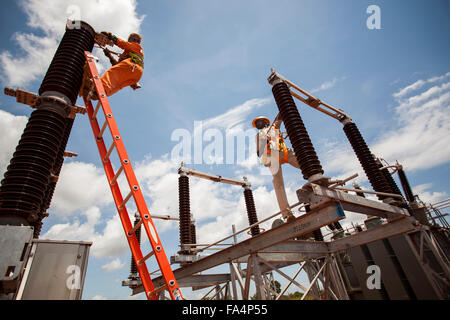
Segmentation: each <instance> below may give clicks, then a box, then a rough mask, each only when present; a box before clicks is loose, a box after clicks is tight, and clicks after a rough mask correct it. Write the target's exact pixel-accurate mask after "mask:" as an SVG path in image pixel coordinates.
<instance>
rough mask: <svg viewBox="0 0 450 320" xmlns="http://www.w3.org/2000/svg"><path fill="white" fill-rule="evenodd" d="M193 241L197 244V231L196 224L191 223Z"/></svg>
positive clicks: (193, 247)
mask: <svg viewBox="0 0 450 320" xmlns="http://www.w3.org/2000/svg"><path fill="white" fill-rule="evenodd" d="M191 243H192V244H196V243H197V232H196V230H195V224H194V223H191ZM195 248H196V246H192V247H191V249H195Z"/></svg>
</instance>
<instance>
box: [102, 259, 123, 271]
mask: <svg viewBox="0 0 450 320" xmlns="http://www.w3.org/2000/svg"><path fill="white" fill-rule="evenodd" d="M123 267H125V263H123V262H122V261H120V259H119V258H116V259H114V260H112V261H111V262H109V263H107V264H104V265H103V266H102V270H103V271H105V272H112V271H116V270H120V269H122V268H123Z"/></svg>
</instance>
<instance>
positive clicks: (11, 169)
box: [0, 110, 65, 223]
mask: <svg viewBox="0 0 450 320" xmlns="http://www.w3.org/2000/svg"><path fill="white" fill-rule="evenodd" d="M64 127H65V118H64V117H63V116H62V115H60V114H59V113H55V112H51V111H48V110H36V111H34V112H33V113H32V114H31V116H30V119H29V121H28V123H27V125H26V127H25V130H24V132H23V134H22V137H21V139H20V141H19V144H18V146H17V148H16V152H15V153H14V154H13V158H12V160H11V162H10V165H9V166H8V169H7V172H6V173H5V177H4V179H3V181H2V186H1V187H0V216H4V217H6V216H10V217H11V215H13V216H14V217H15V218H18V219H19V220H22V221H21V222H22V223H24V221H27V222H28V223H32V222H36V221H37V215H38V214H39V213H40V212H39V211H40V208H41V203H42V199H43V197H44V193H45V190H46V189H47V186H48V183H49V177H50V174H51V170H52V168H53V165H54V162H55V159H56V156H57V152H58V146H59V144H60V143H61V139H62V136H63V132H64ZM20 218H21V219H20Z"/></svg>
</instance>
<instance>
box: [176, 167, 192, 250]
mask: <svg viewBox="0 0 450 320" xmlns="http://www.w3.org/2000/svg"><path fill="white" fill-rule="evenodd" d="M178 201H179V210H180V211H179V212H180V216H179V218H180V244H181V247H182V249H181V251H180V252H179V253H181V254H188V253H189V250H188V249H184V248H183V244H189V243H191V241H192V238H191V207H190V197H189V177H188V176H186V175H181V176H180V177H179V178H178Z"/></svg>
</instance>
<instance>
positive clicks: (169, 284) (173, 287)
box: [85, 52, 181, 299]
mask: <svg viewBox="0 0 450 320" xmlns="http://www.w3.org/2000/svg"><path fill="white" fill-rule="evenodd" d="M85 55H86V58H87V62H88V64H89V69H90V70H91V74H92V75H93V77H92V78H93V81H94V85H95V88H96V90H97V95H98V97H99V101H100V104H101V106H102V109H103V113H104V115H105V119H106V120H105V121H106V123H107V124H108V127H109V130H110V133H111V135H112V137H113V141H114V144H115V148H116V151H117V153H118V156H119V158H120V160H121V164H122V166H123V171H124V173H125V175H126V178H127V181H128V184H129V187H130V190H131V194H132V196H133V198H134V200H135V203H136V206H137V209H138V212H139V214H140V216H141V219H142V221H146V222H147V223H143V225H144V229H145V231H146V233H147V236H148V238H149V240H150V244H151V247H152V250H153V252H154V253H155V257H156V260H157V262H158V265H159V268H160V270H161V272H162V275H163V277H164V280H165V283H166V288H167V290H168V291H169V294H170V296H171V298H172V299H176V298H179V297H181V292H180V289H179V287H178V284H177V281H176V279H175V276H174V275H173V271H172V268H171V267H170V263H169V261H168V259H167V256H166V254H165V251H164V249H163V246H162V244H161V241H160V239H159V236H158V233H157V232H156V228H155V226H154V223H153V220H152V219H151V215H150V212H149V210H148V208H147V204H146V202H145V200H144V196H143V194H142V191H141V189H140V186H139V183H138V181H137V178H136V176H135V174H134V171H133V168H132V165H131V161H130V160H129V157H128V154H127V152H126V149H125V145H124V143H123V140H122V138H121V136H120V132H119V129H118V127H117V124H116V122H115V120H114V117H113V115H112V110H111V107H110V104H109V101H108V99H107V97H106V94H105V91H104V88H103V85H102V83H101V80H100V77H99V76H98V71H97V67H96V65H95V61H94V59H93V58H91V57H90V53H88V52H86V53H85ZM90 107H91V111H92V110H93V108H92V104H91V106H90ZM92 114H93V111H92ZM90 117H91V115H90ZM91 120H95V121H96V119H91ZM97 126H98V123H97ZM99 132H100V129H99ZM99 132H98V133H96V132H94V135H95V137H98V134H99ZM97 140H98V139H97ZM103 147H104V143H103ZM107 153H108V151H106V147H104V152H103V153H102V154H101V157H102V162H103V163H104V164H105V163H106V162H109V158H107V159H105V156H106V155H107ZM124 160H127V163H124ZM105 169H106V167H105ZM113 178H114V174H113V175H112V177H110V178H109V177H108V181H111V180H112V179H113ZM115 185H116V184H115ZM122 202H123V200H122ZM122 202H121V203H120V204H117V203H116V206H118V207H117V209H118V210H119V212H120V209H121V204H122ZM122 208H123V209H125V205H123V207H122ZM126 220H127V221H128V222H129V225H130V226H131V221H130V219H129V217H128V215H127V219H126ZM130 229H132V227H130ZM130 229H128V230H130ZM141 255H142V253H141ZM139 260H140V259H139ZM139 260H138V259H137V260H136V261H139ZM152 291H153V290H151V291H148V290H147V294H151V295H154V293H152ZM174 292H177V294H176V295H175V293H174Z"/></svg>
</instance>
